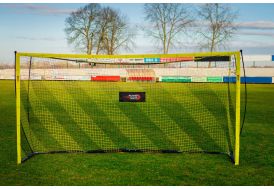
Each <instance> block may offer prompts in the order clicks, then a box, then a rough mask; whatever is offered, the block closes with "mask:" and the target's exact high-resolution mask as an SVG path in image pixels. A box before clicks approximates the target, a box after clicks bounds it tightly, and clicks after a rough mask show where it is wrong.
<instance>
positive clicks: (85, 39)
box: [65, 3, 101, 54]
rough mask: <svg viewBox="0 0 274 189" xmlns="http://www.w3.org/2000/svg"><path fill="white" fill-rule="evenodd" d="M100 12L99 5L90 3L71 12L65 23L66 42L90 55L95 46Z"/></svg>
mask: <svg viewBox="0 0 274 189" xmlns="http://www.w3.org/2000/svg"><path fill="white" fill-rule="evenodd" d="M100 10H101V7H100V5H99V4H96V3H91V4H88V5H86V6H84V7H83V8H80V9H78V10H77V11H75V12H72V13H71V14H70V16H69V17H68V18H67V19H66V21H65V23H66V28H65V32H66V34H67V40H68V42H69V43H70V44H75V46H76V47H78V48H80V49H81V50H84V51H85V52H86V53H87V54H91V53H92V50H93V48H94V45H95V44H94V43H95V41H96V40H95V38H96V35H97V33H98V27H97V25H98V15H99V13H100Z"/></svg>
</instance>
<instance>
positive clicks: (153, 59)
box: [144, 58, 160, 63]
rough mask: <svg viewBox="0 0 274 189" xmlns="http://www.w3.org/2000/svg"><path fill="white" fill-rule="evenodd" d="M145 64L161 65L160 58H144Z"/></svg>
mask: <svg viewBox="0 0 274 189" xmlns="http://www.w3.org/2000/svg"><path fill="white" fill-rule="evenodd" d="M144 62H145V63H159V62H160V58H144Z"/></svg>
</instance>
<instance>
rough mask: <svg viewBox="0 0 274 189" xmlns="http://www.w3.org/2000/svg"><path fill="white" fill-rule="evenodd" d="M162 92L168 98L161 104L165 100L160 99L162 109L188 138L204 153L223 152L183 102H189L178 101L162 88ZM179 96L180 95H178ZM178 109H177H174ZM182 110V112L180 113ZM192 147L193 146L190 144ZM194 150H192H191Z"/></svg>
mask: <svg viewBox="0 0 274 189" xmlns="http://www.w3.org/2000/svg"><path fill="white" fill-rule="evenodd" d="M161 91H162V93H161V94H163V95H164V96H168V99H165V101H164V102H161V101H160V100H162V99H163V98H158V99H157V102H158V103H159V105H160V106H161V107H162V109H163V110H165V111H166V113H167V114H168V115H169V117H170V118H172V119H173V120H174V121H175V122H176V123H177V124H178V125H180V126H181V129H182V130H184V132H186V133H187V134H188V136H189V137H190V138H191V139H192V140H193V141H194V142H195V143H196V145H198V146H199V148H201V149H202V150H203V151H221V150H222V149H221V148H220V146H219V145H218V144H217V141H215V140H214V139H213V138H212V137H211V136H210V135H209V134H208V132H207V131H205V130H204V128H203V126H202V125H201V124H200V123H198V122H197V121H196V120H195V119H194V118H193V115H192V114H191V113H192V112H190V111H189V110H187V109H186V108H185V106H184V103H183V102H185V103H186V102H187V101H185V100H184V101H180V102H179V101H178V100H177V99H176V98H174V96H173V95H174V94H172V91H171V90H170V89H169V90H168V91H167V90H166V88H164V87H162V88H161ZM176 95H178V94H176ZM174 107H176V108H174ZM178 110H180V111H178ZM189 145H190V147H191V144H189ZM191 149H192V148H191Z"/></svg>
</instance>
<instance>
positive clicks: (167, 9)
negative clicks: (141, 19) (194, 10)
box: [144, 3, 193, 54]
mask: <svg viewBox="0 0 274 189" xmlns="http://www.w3.org/2000/svg"><path fill="white" fill-rule="evenodd" d="M144 11H145V20H146V21H148V23H149V26H147V28H145V30H146V32H147V34H148V36H150V37H152V38H154V39H155V40H156V41H158V42H160V44H161V48H162V50H163V53H164V54H167V53H168V51H169V49H170V47H171V46H173V45H174V44H175V43H176V42H179V41H180V39H179V37H180V34H181V33H182V32H183V31H184V29H185V28H186V27H187V26H189V25H190V24H191V23H192V22H193V20H192V19H191V18H190V14H189V12H188V10H187V8H186V7H185V6H184V5H183V4H175V3H157V4H145V5H144Z"/></svg>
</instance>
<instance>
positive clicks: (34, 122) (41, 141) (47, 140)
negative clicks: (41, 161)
mask: <svg viewBox="0 0 274 189" xmlns="http://www.w3.org/2000/svg"><path fill="white" fill-rule="evenodd" d="M26 85H27V81H21V123H22V126H23V128H24V130H25V134H26V137H27V138H28V141H29V143H30V145H31V148H32V149H33V151H35V152H46V151H48V148H47V147H46V146H54V147H57V148H60V149H61V146H60V145H59V143H58V142H57V141H56V140H55V139H54V138H53V137H52V136H51V135H50V134H49V133H48V130H47V129H45V128H44V127H41V126H42V123H41V122H40V121H39V119H38V118H37V117H36V116H35V113H34V111H33V108H35V107H33V106H35V104H36V99H35V96H34V95H33V94H32V92H31V91H32V90H30V104H28V101H27V98H28V96H27V95H28V92H27V88H26V87H27V86H26ZM28 105H30V107H29V109H28V108H27V107H28ZM28 111H29V116H30V122H28V113H27V112H28Z"/></svg>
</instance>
